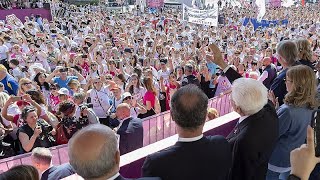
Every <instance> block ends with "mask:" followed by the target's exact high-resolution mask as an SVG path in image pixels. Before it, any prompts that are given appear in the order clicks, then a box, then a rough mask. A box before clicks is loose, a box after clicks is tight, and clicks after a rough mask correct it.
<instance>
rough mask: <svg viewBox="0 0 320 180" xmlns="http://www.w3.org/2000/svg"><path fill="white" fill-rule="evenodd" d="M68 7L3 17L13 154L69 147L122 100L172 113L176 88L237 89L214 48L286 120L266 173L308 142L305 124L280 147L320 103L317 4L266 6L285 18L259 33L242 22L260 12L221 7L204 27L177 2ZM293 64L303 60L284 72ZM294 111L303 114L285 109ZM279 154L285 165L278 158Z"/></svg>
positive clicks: (139, 109)
mask: <svg viewBox="0 0 320 180" xmlns="http://www.w3.org/2000/svg"><path fill="white" fill-rule="evenodd" d="M63 6H64V7H65V12H64V14H65V15H64V16H63V17H54V19H53V20H52V21H49V20H47V19H42V18H41V16H39V15H36V16H35V17H25V19H24V20H23V21H22V22H21V21H20V20H18V19H12V20H10V21H7V22H0V62H1V65H0V80H1V83H0V91H1V92H0V107H1V113H2V116H1V134H2V138H3V143H2V144H3V146H5V147H6V148H9V147H11V148H12V149H13V151H9V150H8V153H7V154H8V155H7V156H10V155H13V154H19V153H24V152H30V151H31V150H32V149H33V148H35V147H51V146H54V145H58V144H65V143H67V142H68V140H69V139H70V138H71V137H72V136H73V134H74V133H75V132H77V131H78V130H79V129H81V128H83V127H85V126H87V125H88V124H96V123H102V124H105V125H108V126H109V127H112V128H115V127H119V126H121V123H120V122H119V121H118V120H117V118H119V117H118V114H117V113H116V111H117V107H118V106H119V105H120V104H122V103H127V104H128V105H129V108H130V117H134V118H141V119H143V118H146V117H149V116H152V115H155V114H158V113H160V112H164V111H168V110H170V101H171V98H172V96H173V95H174V93H175V92H176V91H177V90H178V89H179V88H180V87H182V86H186V85H188V84H195V85H196V86H198V87H199V88H200V89H202V91H203V92H204V93H205V94H206V96H207V97H208V98H213V97H217V96H220V95H221V94H223V93H228V92H231V88H232V86H231V82H232V81H230V79H229V78H228V77H227V76H226V71H225V68H227V67H223V66H224V65H223V64H221V63H220V64H218V63H217V62H216V61H215V60H216V57H215V58H213V57H212V56H210V53H212V50H211V49H209V48H208V46H209V45H210V44H216V45H217V47H218V48H219V49H220V51H221V53H222V54H221V56H222V58H223V60H224V63H226V64H227V66H228V67H230V68H232V69H234V70H235V71H236V72H237V73H238V74H240V75H241V77H244V78H252V79H255V80H258V81H259V82H261V83H263V85H264V86H265V87H266V88H268V89H270V90H272V92H271V91H270V94H269V95H270V99H271V100H272V101H273V102H274V104H275V105H277V104H278V105H279V106H280V107H279V109H278V112H277V116H278V118H279V119H282V121H280V122H283V124H280V129H281V128H282V129H281V131H280V135H279V139H280V140H279V147H276V149H277V152H274V154H272V158H273V159H272V160H274V161H272V160H271V161H270V162H269V163H270V165H271V166H272V167H271V168H269V170H270V171H273V172H277V173H280V174H281V173H287V172H288V170H289V172H290V169H288V168H289V167H290V162H289V158H288V157H289V154H288V153H290V151H291V150H293V149H294V148H296V147H298V146H300V145H301V144H303V143H304V140H305V139H306V126H307V125H308V124H309V123H302V124H303V125H301V126H299V128H301V129H299V128H298V125H297V128H298V129H296V131H297V132H296V134H295V135H296V136H294V137H293V138H292V140H293V139H295V138H297V137H299V140H297V139H295V140H297V141H295V142H296V144H294V145H290V147H289V150H290V151H289V152H287V150H283V148H282V147H281V142H282V141H281V135H283V136H284V135H286V133H289V132H290V131H289V130H290V128H289V127H292V126H290V124H288V122H291V121H293V120H292V119H293V117H296V118H301V119H303V118H305V117H307V116H309V115H310V114H311V110H312V109H313V108H315V107H316V104H317V103H316V102H314V100H315V98H312V97H313V95H314V97H315V95H316V90H315V88H314V87H316V86H317V82H316V81H315V79H314V78H315V77H317V78H319V73H318V72H317V71H318V70H320V69H319V65H318V60H319V56H320V41H319V36H320V21H319V17H320V11H319V7H318V6H305V7H301V6H299V7H291V8H276V9H267V13H266V15H265V17H264V19H266V20H283V19H287V20H288V22H289V23H288V24H270V26H269V27H266V28H263V27H258V28H256V29H255V28H254V27H253V25H252V23H251V22H249V24H248V25H247V26H243V22H244V18H255V17H256V12H255V11H254V10H250V9H242V8H238V7H223V8H221V11H220V12H221V14H223V15H224V17H225V19H224V22H223V24H219V25H218V26H217V27H208V26H205V25H198V24H191V23H188V22H185V21H181V19H182V12H181V10H178V9H174V8H164V9H162V10H161V11H159V12H157V13H154V14H150V13H147V12H143V13H141V12H140V11H138V10H136V9H134V10H133V11H132V12H126V13H110V12H107V11H103V10H102V8H101V7H96V6H85V7H76V6H73V5H68V4H64V5H63ZM288 40H290V41H288ZM280 47H281V48H282V49H281V48H280ZM296 64H303V65H306V66H297V67H296V68H292V70H288V69H290V67H293V66H295V65H296ZM307 66H308V67H307ZM313 71H314V73H310V72H313ZM286 73H287V74H286ZM302 77H303V78H302ZM306 79H308V80H306ZM310 79H311V80H310ZM312 79H314V81H312ZM309 80H310V81H309ZM290 83H292V84H293V85H291V86H290V85H288V84H290ZM286 85H287V86H286ZM248 91H250V89H248ZM297 96H298V97H299V98H300V99H299V98H298V99H297ZM310 98H311V99H310ZM238 105H239V104H238ZM249 106H250V104H248V107H249ZM292 109H294V110H292ZM293 111H294V112H295V113H297V116H293V115H292V114H290V113H288V112H293ZM209 112H210V114H211V115H212V114H218V113H216V112H214V110H209ZM250 115H251V114H250ZM303 115H305V116H303ZM211 117H215V116H211ZM211 117H210V118H208V119H212V118H211ZM290 120H291V121H290ZM119 123H120V125H119ZM281 133H282V134H281ZM289 134H290V133H289ZM283 141H285V143H288V144H289V143H291V141H290V142H287V139H286V140H283ZM281 153H284V154H285V157H286V158H287V159H285V160H284V161H282V162H285V164H281V163H280V164H278V163H279V162H277V160H279V157H278V156H280V155H282V154H281ZM278 167H285V168H286V169H285V170H283V169H282V170H281V171H280V172H279V171H278V170H279V168H278ZM280 169H281V168H280ZM270 173H271V172H270ZM270 175H271V174H270Z"/></svg>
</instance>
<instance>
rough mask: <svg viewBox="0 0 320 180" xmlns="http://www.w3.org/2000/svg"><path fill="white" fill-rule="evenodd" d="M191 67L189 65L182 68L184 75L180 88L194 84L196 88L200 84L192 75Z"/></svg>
mask: <svg viewBox="0 0 320 180" xmlns="http://www.w3.org/2000/svg"><path fill="white" fill-rule="evenodd" d="M193 71H194V69H193V66H192V65H191V64H187V65H186V66H185V67H184V74H185V77H184V78H183V79H182V83H181V84H182V86H186V85H188V84H195V85H196V86H198V87H200V82H199V80H198V78H197V77H196V76H194V75H193Z"/></svg>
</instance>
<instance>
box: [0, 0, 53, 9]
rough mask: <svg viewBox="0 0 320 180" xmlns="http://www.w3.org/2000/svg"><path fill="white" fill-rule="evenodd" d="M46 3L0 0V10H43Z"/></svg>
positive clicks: (40, 0) (41, 1) (40, 1)
mask: <svg viewBox="0 0 320 180" xmlns="http://www.w3.org/2000/svg"><path fill="white" fill-rule="evenodd" d="M45 2H48V1H43V0H39V1H36V0H34V1H29V0H1V1H0V9H30V8H32V9H34V8H43V3H45Z"/></svg>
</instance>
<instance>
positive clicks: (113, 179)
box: [107, 172, 120, 180]
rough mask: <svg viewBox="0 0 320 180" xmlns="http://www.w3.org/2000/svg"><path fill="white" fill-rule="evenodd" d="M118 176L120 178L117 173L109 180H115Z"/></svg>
mask: <svg viewBox="0 0 320 180" xmlns="http://www.w3.org/2000/svg"><path fill="white" fill-rule="evenodd" d="M118 176H120V173H119V172H117V173H116V174H115V175H113V176H112V177H110V178H108V179H107V180H115V179H116V178H117V177H118Z"/></svg>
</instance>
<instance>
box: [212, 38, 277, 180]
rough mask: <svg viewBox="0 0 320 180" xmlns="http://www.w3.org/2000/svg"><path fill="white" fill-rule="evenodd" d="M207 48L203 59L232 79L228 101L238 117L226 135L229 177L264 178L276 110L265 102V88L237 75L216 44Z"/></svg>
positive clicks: (272, 140) (247, 179)
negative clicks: (232, 128) (218, 67)
mask: <svg viewBox="0 0 320 180" xmlns="http://www.w3.org/2000/svg"><path fill="white" fill-rule="evenodd" d="M209 49H210V51H211V52H212V53H213V56H214V58H213V57H212V56H211V55H207V58H212V59H214V62H215V63H216V64H217V65H218V66H220V67H221V68H222V69H223V70H224V72H225V73H226V76H227V77H228V79H229V81H230V82H233V84H232V94H231V103H232V106H233V109H234V110H235V111H236V112H237V113H239V114H240V116H241V117H240V118H239V121H238V124H237V126H236V127H235V128H234V130H233V131H232V132H231V133H230V134H229V135H228V137H227V139H228V141H229V143H230V144H231V146H232V154H233V158H232V168H231V172H230V179H232V180H234V179H239V180H242V179H245V180H256V179H265V177H266V172H267V169H268V161H269V158H270V156H271V153H272V151H273V148H274V145H275V143H276V140H277V137H278V131H279V125H278V117H277V114H276V111H275V109H274V107H273V106H272V105H270V104H269V103H268V97H267V96H268V90H267V89H266V87H265V86H264V85H263V84H262V83H261V82H259V81H256V80H253V79H245V78H241V76H240V75H239V74H238V73H237V72H236V71H235V70H233V69H232V68H230V67H229V66H228V65H227V64H226V63H225V62H224V60H223V58H222V54H221V52H220V50H219V48H218V47H217V46H216V45H214V44H211V45H210V46H209Z"/></svg>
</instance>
